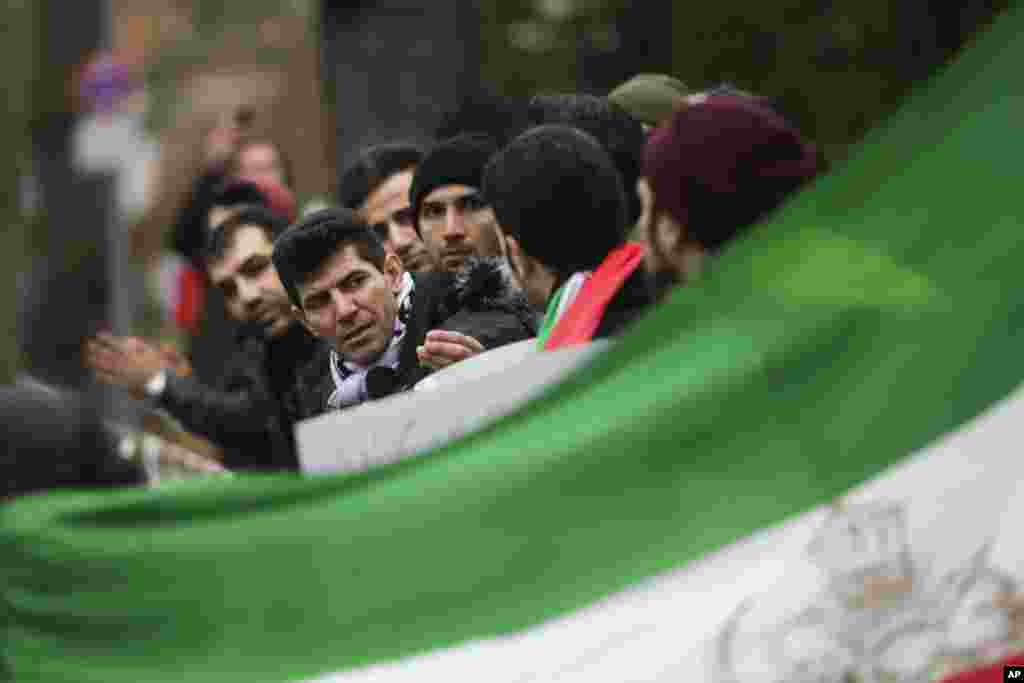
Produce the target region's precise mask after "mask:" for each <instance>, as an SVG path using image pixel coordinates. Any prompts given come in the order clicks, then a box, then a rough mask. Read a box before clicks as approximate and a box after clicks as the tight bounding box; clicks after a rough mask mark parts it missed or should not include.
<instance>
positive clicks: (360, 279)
mask: <svg viewBox="0 0 1024 683" xmlns="http://www.w3.org/2000/svg"><path fill="white" fill-rule="evenodd" d="M364 282H366V276H365V275H353V276H352V277H350V278H348V279H347V280H345V284H344V286H343V287H342V289H346V290H348V291H352V290H353V289H359V288H360V287H362V286H363V283H364Z"/></svg>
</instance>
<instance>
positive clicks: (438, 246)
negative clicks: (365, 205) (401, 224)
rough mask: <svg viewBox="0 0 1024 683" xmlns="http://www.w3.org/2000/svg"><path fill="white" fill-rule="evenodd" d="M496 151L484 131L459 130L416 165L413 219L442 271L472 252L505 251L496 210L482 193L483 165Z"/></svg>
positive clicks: (455, 267)
mask: <svg viewBox="0 0 1024 683" xmlns="http://www.w3.org/2000/svg"><path fill="white" fill-rule="evenodd" d="M497 151H498V146H497V144H496V143H495V142H494V140H492V139H491V138H489V137H487V136H485V135H478V134H465V135H458V136H456V137H454V138H451V139H449V140H445V141H442V142H440V143H438V144H437V145H436V146H435V147H434V148H433V149H431V150H430V152H429V153H428V154H427V156H426V157H424V159H423V161H421V162H420V165H419V166H418V167H417V168H416V175H415V176H414V177H413V181H412V186H411V188H410V190H409V200H410V203H411V205H412V208H413V220H414V221H415V226H416V230H417V231H418V233H419V235H420V237H422V238H423V243H424V244H425V245H426V246H427V251H429V252H430V253H431V255H432V256H433V257H434V261H435V262H437V263H438V265H439V266H440V267H441V269H442V270H444V271H447V272H449V273H454V272H456V271H458V270H459V269H461V268H462V267H464V266H465V264H466V261H467V259H469V258H470V257H473V256H475V257H478V258H485V259H486V258H494V257H503V256H504V249H503V245H502V241H501V233H500V231H499V228H498V224H497V222H496V221H495V218H494V212H493V211H492V210H491V207H490V206H489V205H488V203H487V201H486V200H485V199H484V197H483V194H482V193H481V192H480V187H481V183H482V176H483V170H484V166H485V165H486V164H487V161H488V159H490V158H491V156H492V155H493V154H494V153H495V152H497Z"/></svg>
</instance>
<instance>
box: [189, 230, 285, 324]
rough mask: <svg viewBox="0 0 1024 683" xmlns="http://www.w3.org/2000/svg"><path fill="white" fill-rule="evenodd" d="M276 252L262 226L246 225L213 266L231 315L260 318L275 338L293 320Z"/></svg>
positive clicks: (213, 276) (243, 319) (216, 283)
mask: <svg viewBox="0 0 1024 683" xmlns="http://www.w3.org/2000/svg"><path fill="white" fill-rule="evenodd" d="M273 251H274V245H273V244H272V243H271V242H270V240H269V239H267V235H266V233H265V232H264V231H263V229H262V228H260V227H258V226H255V225H243V226H242V227H240V228H238V230H237V231H236V232H235V234H234V236H233V238H232V241H231V244H230V245H229V246H228V249H227V251H226V253H225V254H224V256H223V257H221V258H220V259H219V260H217V261H216V262H213V263H211V264H210V266H209V271H210V280H211V281H212V282H213V285H214V286H215V287H217V288H218V289H219V290H220V291H221V293H222V294H223V295H224V302H225V305H226V307H227V310H228V313H229V314H230V315H231V317H232V318H234V319H235V320H239V321H241V322H250V321H257V320H258V321H260V322H262V323H264V324H265V325H266V326H267V328H266V331H267V335H268V336H271V337H274V336H277V335H279V334H281V333H282V332H284V331H285V330H286V329H288V326H289V325H290V324H291V322H292V318H291V312H290V309H289V305H288V298H287V294H286V293H285V289H284V286H283V285H282V284H281V280H280V279H279V278H278V277H277V270H275V269H274V264H273V262H272V261H271V260H270V255H271V253H272V252H273Z"/></svg>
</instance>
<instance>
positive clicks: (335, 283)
mask: <svg viewBox="0 0 1024 683" xmlns="http://www.w3.org/2000/svg"><path fill="white" fill-rule="evenodd" d="M273 258H274V264H275V266H276V267H277V271H278V273H279V274H280V277H281V281H282V283H283V284H284V288H285V290H286V291H287V292H288V295H289V297H290V298H291V301H292V304H293V305H294V307H295V311H296V315H297V316H301V318H302V320H303V321H304V323H305V325H306V326H307V327H308V328H309V330H310V331H311V332H312V333H313V334H315V335H317V336H318V337H321V338H323V339H324V340H326V341H328V342H329V343H330V344H331V346H332V347H333V351H332V353H331V378H332V380H333V392H332V393H331V395H330V397H329V399H328V406H329V407H331V408H344V407H347V406H352V405H356V404H358V403H361V402H363V401H366V400H369V399H375V398H380V397H383V396H387V395H389V394H392V393H394V392H396V391H401V390H403V389H406V388H408V387H410V386H412V385H413V384H415V383H416V382H417V381H419V380H420V379H422V378H423V377H424V376H425V375H426V374H428V373H429V372H430V371H431V370H432V369H436V368H440V367H445V366H447V365H450V364H451V363H454V362H457V361H459V360H463V359H465V358H468V357H470V356H472V355H475V354H476V353H479V352H481V351H483V350H485V349H487V348H491V347H494V346H500V345H502V344H507V343H510V342H513V341H519V340H521V339H525V338H527V337H529V336H532V330H531V329H530V328H529V327H528V326H527V325H526V324H524V322H523V320H522V318H521V317H520V315H517V311H518V313H520V314H521V315H522V316H524V317H526V318H527V319H528V318H529V315H530V312H529V309H528V307H526V306H525V303H523V304H520V303H519V302H518V300H512V301H506V300H505V299H504V298H503V297H504V292H507V291H509V290H508V288H507V286H505V282H504V281H502V279H501V278H500V274H498V275H497V276H495V277H492V278H491V279H489V280H488V279H481V280H477V281H473V282H469V281H466V282H463V283H461V285H460V284H459V283H458V282H457V281H455V282H453V276H452V275H450V274H448V273H416V274H415V275H413V274H410V273H406V272H404V271H403V270H402V266H401V262H400V261H399V260H398V257H397V256H396V255H395V254H394V253H392V252H390V251H388V250H387V249H385V248H384V245H383V243H382V242H381V241H380V238H379V237H378V236H377V234H376V233H374V232H373V231H372V230H370V228H369V226H368V225H367V224H366V222H365V221H364V220H363V219H362V218H361V217H360V216H359V215H358V214H356V213H355V212H353V211H351V210H348V209H325V210H323V211H319V212H316V213H314V214H311V215H309V216H307V217H305V218H304V219H303V220H301V221H300V222H299V223H298V224H296V225H294V226H293V227H291V228H290V229H289V230H288V231H287V232H285V233H284V234H283V235H282V236H281V237H280V238H279V239H278V240H277V242H276V244H275V245H274V254H273ZM481 272H482V271H481ZM492 275H493V273H492ZM517 306H518V307H519V308H518V309H517V308H516V307H517Z"/></svg>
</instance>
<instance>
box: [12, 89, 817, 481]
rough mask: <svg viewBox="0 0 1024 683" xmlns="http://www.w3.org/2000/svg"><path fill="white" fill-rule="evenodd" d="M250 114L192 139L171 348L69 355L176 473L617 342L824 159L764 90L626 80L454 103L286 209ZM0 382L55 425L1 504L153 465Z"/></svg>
mask: <svg viewBox="0 0 1024 683" xmlns="http://www.w3.org/2000/svg"><path fill="white" fill-rule="evenodd" d="M252 115H253V114H252V112H251V111H248V110H244V109H243V110H241V111H239V112H235V113H234V114H233V115H232V116H230V117H229V118H228V120H226V121H225V122H224V123H223V124H222V125H220V126H218V127H217V128H215V129H214V130H213V131H212V132H211V134H210V135H209V136H208V138H207V140H206V149H207V158H206V166H205V169H204V172H203V173H202V174H201V175H200V176H199V177H198V178H196V179H195V182H194V184H193V188H192V192H191V195H190V196H189V198H188V201H187V202H186V204H185V205H184V206H183V207H182V208H181V211H180V212H179V214H178V218H177V220H176V222H175V224H174V225H173V226H171V229H170V234H171V245H172V247H173V249H174V251H175V252H177V254H178V255H179V256H180V265H179V266H178V267H176V268H175V269H174V270H173V271H172V272H171V273H170V274H169V276H168V278H167V279H166V281H165V284H164V288H165V294H166V296H165V300H166V301H167V302H168V311H169V316H170V319H171V320H172V322H173V324H174V325H175V326H176V327H178V328H179V329H180V330H181V331H182V332H183V333H184V335H185V336H186V338H187V339H188V345H187V348H177V347H173V346H168V345H166V344H162V343H159V342H158V341H156V340H148V339H143V338H140V337H126V336H115V335H112V334H107V333H101V334H98V335H96V336H95V337H93V338H91V339H90V340H89V341H88V343H87V344H86V347H85V348H84V349H83V356H82V358H83V362H84V363H85V365H86V366H87V367H88V368H89V370H90V371H91V372H92V373H93V374H94V375H95V377H96V378H97V379H98V380H100V381H102V382H104V383H107V384H111V385H115V386H118V387H122V388H123V389H124V390H126V391H128V392H130V393H131V394H132V395H133V396H135V397H136V398H138V399H139V400H141V401H144V402H145V403H146V405H147V407H148V408H149V409H150V411H151V414H152V415H153V416H159V418H157V417H152V418H151V420H150V421H149V422H148V423H147V424H146V429H147V433H148V434H149V435H150V436H151V437H153V436H154V435H155V436H157V437H159V438H160V439H161V443H162V444H164V447H162V448H160V449H159V459H161V460H164V461H173V462H174V463H176V464H177V465H179V466H181V467H182V468H184V469H186V470H189V471H191V472H199V473H217V474H222V473H224V472H226V471H227V472H231V471H245V470H255V471H297V470H298V469H299V456H298V453H297V447H296V442H295V435H294V428H295V425H296V424H297V423H298V422H300V421H302V420H305V419H309V418H312V417H315V416H318V415H322V414H325V413H327V412H330V411H336V410H346V409H350V408H352V407H354V406H358V405H360V404H362V403H364V402H367V401H372V400H376V399H380V398H383V397H387V396H391V395H393V394H396V393H398V392H402V391H406V390H409V389H411V388H413V387H414V386H415V385H416V384H417V383H418V382H419V381H420V380H422V379H423V378H425V377H426V376H428V375H430V374H431V373H434V372H438V371H441V370H443V369H445V368H447V367H449V366H451V365H454V364H457V363H460V362H464V361H466V360H467V359H470V358H473V357H475V356H478V355H480V354H485V353H486V352H488V351H490V350H492V349H495V348H498V347H501V346H504V345H508V344H513V343H522V344H528V345H533V346H535V347H536V348H537V349H538V350H539V351H540V352H543V351H550V350H557V349H561V348H566V347H570V346H575V345H579V344H586V343H588V342H590V341H592V340H596V339H602V338H615V337H618V336H620V335H623V334H628V333H629V330H630V328H631V326H632V325H634V324H636V322H637V321H638V320H640V319H641V318H642V317H644V316H645V315H648V314H649V313H650V311H651V310H653V309H655V308H656V307H657V306H658V305H659V301H660V300H662V299H663V297H664V296H666V295H667V294H668V293H669V292H670V291H671V290H672V289H673V288H676V287H689V286H699V285H700V280H701V278H702V276H703V275H704V274H705V273H707V272H708V271H709V270H712V269H714V268H715V262H716V259H717V258H718V257H719V255H720V254H721V253H722V252H723V250H726V249H728V248H729V246H730V244H731V243H732V242H733V241H734V240H735V239H737V238H738V237H740V236H741V235H743V234H744V233H745V232H747V231H748V230H749V229H751V228H752V227H753V226H755V225H756V224H758V223H760V222H761V221H762V219H763V218H765V217H766V216H767V215H768V214H770V213H771V212H773V211H774V210H775V209H776V208H777V207H779V206H780V205H781V204H782V203H783V202H784V201H785V200H786V199H787V198H788V197H789V196H791V195H792V194H793V193H794V192H796V191H797V190H799V189H800V188H801V187H803V186H805V185H806V184H807V183H808V182H809V181H811V180H812V179H813V178H814V177H815V176H817V175H818V174H819V172H820V168H821V164H820V161H819V157H818V155H817V154H816V152H815V149H814V146H813V145H811V144H810V143H809V142H808V141H807V140H805V139H804V138H803V137H802V136H801V134H800V132H799V131H798V130H796V128H795V127H794V125H793V124H792V122H791V121H790V120H789V119H788V117H787V116H786V115H785V113H784V112H782V111H779V109H778V108H777V107H776V106H774V105H773V103H772V101H771V100H769V99H768V98H765V97H761V96H758V95H756V94H752V93H747V92H743V91H739V90H737V89H735V88H732V87H731V86H729V85H719V86H715V87H713V88H709V89H707V90H703V91H699V92H691V91H690V90H688V88H687V87H686V86H684V85H683V84H682V83H680V82H679V81H678V80H676V79H674V78H672V77H670V76H665V75H657V74H641V75H638V76H636V77H634V78H633V79H630V80H629V81H627V82H626V83H623V84H622V85H621V86H619V87H618V88H616V89H615V90H613V91H612V92H611V93H609V94H608V95H607V96H597V95H591V94H582V93H564V94H538V95H536V96H534V97H533V98H531V99H529V101H525V102H519V101H514V100H511V99H505V98H495V99H494V100H493V101H488V102H485V103H481V102H476V103H471V104H470V105H467V106H466V107H463V108H461V109H459V110H457V111H453V112H451V113H450V115H448V116H446V117H445V119H444V121H443V122H442V124H441V125H440V127H439V128H438V130H437V131H436V135H435V140H434V141H433V143H431V144H429V145H422V144H416V143H412V142H407V141H401V140H395V141H385V142H383V143H382V144H379V145H376V146H373V147H370V148H368V149H365V150H361V151H359V153H358V154H356V155H354V158H355V161H353V162H352V163H351V165H350V166H349V167H348V168H347V169H344V171H343V172H342V174H341V180H340V183H339V187H338V192H337V197H336V202H337V203H336V205H333V206H305V207H302V206H299V204H298V202H297V200H296V197H295V195H294V193H293V190H292V188H291V185H292V183H291V175H290V172H289V163H288V158H289V155H288V150H284V149H281V148H279V146H278V145H276V144H275V143H274V142H273V141H272V140H269V139H265V138H260V137H253V136H251V135H248V134H247V122H248V120H249V119H250V118H251V116H252ZM685 362H686V359H685V358H681V359H680V363H685ZM5 392H6V395H5V396H3V397H0V413H2V415H0V418H2V419H0V424H2V429H4V430H5V432H7V433H5V435H4V436H5V437H6V438H7V440H8V442H9V443H12V442H14V441H18V440H19V439H21V440H25V439H28V440H32V439H34V435H35V434H37V432H38V431H39V430H42V431H46V429H45V426H41V425H45V424H46V419H44V418H45V417H46V416H47V415H54V414H60V415H62V416H64V417H62V418H61V423H62V425H63V426H64V428H63V430H62V431H59V432H52V433H49V434H48V435H47V438H46V439H45V440H38V441H32V443H33V444H34V445H35V447H36V449H35V450H38V451H40V452H46V453H50V454H51V455H50V456H48V457H43V456H38V457H37V456H31V457H32V462H31V464H30V465H26V463H25V462H16V463H13V464H11V465H10V466H11V468H12V473H11V476H8V477H6V483H5V488H6V490H5V491H4V495H5V496H9V495H16V494H18V493H21V492H25V491H31V490H38V489H43V488H50V487H54V486H61V485H80V484H85V485H121V484H126V483H142V482H144V481H145V480H146V479H147V472H146V471H144V468H143V467H142V466H141V465H140V464H139V459H138V458H137V457H136V456H135V455H133V453H130V452H128V451H130V450H131V449H130V448H128V447H126V445H125V444H126V439H125V438H124V436H123V435H119V434H116V433H111V432H110V430H104V429H102V428H100V427H98V426H97V425H100V426H102V425H101V423H100V421H99V420H98V417H97V416H96V415H93V414H91V413H90V411H89V410H88V409H86V408H85V407H84V406H82V405H81V402H76V401H75V400H74V399H73V397H69V396H67V395H63V394H61V393H59V392H54V391H52V390H50V389H49V388H47V387H43V386H39V387H31V386H21V387H16V388H11V389H5ZM26 396H27V397H28V398H26ZM344 438H345V435H343V434H342V435H339V439H344ZM128 441H129V442H130V444H133V445H134V446H139V444H142V443H143V441H139V440H138V439H136V440H128ZM168 444H170V445H168ZM139 447H140V448H141V446H139ZM143 450H144V449H143ZM26 452H27V451H26ZM58 452H60V453H62V455H61V456H60V457H56V456H55V455H53V454H55V453H58ZM72 453H75V454H78V455H77V456H72V455H70V454H72ZM21 457H22V456H20V455H19V458H21ZM24 457H25V458H28V457H30V456H28V455H26V456H24ZM148 477H149V478H150V479H152V478H153V472H152V471H149V473H148Z"/></svg>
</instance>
